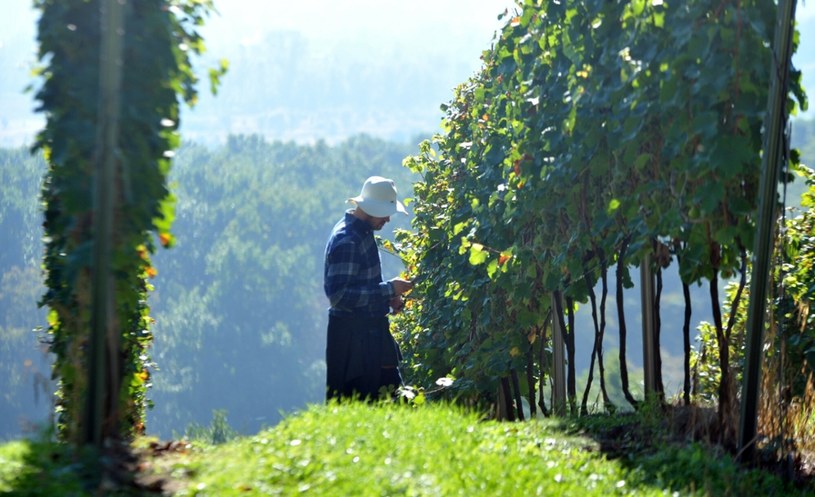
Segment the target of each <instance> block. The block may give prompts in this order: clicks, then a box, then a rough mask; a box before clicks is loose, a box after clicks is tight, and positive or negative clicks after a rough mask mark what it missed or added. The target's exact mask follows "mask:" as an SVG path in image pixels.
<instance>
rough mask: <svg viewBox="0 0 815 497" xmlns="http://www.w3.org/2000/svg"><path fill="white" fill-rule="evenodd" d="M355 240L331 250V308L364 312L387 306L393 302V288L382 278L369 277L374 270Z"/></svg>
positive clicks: (327, 281)
mask: <svg viewBox="0 0 815 497" xmlns="http://www.w3.org/2000/svg"><path fill="white" fill-rule="evenodd" d="M357 244H358V241H357V240H355V239H353V238H352V237H346V238H344V239H342V240H338V241H337V243H335V244H333V246H331V247H330V249H329V251H328V254H327V260H326V274H325V293H326V295H327V296H328V299H329V301H330V302H331V307H333V308H339V309H348V310H350V309H360V308H373V307H377V306H382V305H385V306H387V302H388V300H390V299H391V298H393V296H394V292H393V288H392V286H391V285H390V284H389V283H387V282H383V281H381V276H380V275H379V274H376V278H374V277H373V275H372V274H371V275H368V274H366V272H367V271H368V268H369V267H370V263H369V261H367V260H366V257H367V256H366V251H365V250H362V249H361V248H360V247H358V246H357Z"/></svg>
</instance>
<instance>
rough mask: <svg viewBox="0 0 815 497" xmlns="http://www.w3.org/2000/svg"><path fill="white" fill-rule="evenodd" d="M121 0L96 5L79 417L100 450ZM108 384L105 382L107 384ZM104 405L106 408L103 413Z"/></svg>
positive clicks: (88, 440)
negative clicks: (86, 334) (88, 269)
mask: <svg viewBox="0 0 815 497" xmlns="http://www.w3.org/2000/svg"><path fill="white" fill-rule="evenodd" d="M124 2H125V0H103V1H102V2H101V6H100V23H101V26H100V28H101V29H100V32H101V46H100V60H99V100H98V102H99V103H98V105H99V108H98V114H97V124H96V126H97V130H96V152H95V154H94V160H95V170H94V180H93V268H92V275H93V276H92V278H93V279H92V284H93V290H92V294H93V297H92V298H93V308H92V311H91V339H90V344H89V353H88V389H87V392H88V393H87V402H86V409H85V416H84V423H83V428H84V442H85V444H87V445H93V446H96V447H98V448H101V447H102V444H103V442H104V439H105V437H106V436H107V435H110V433H106V432H105V424H106V422H108V423H109V422H111V421H113V422H115V418H116V415H115V406H117V405H118V390H119V389H118V385H114V384H112V383H113V377H114V376H115V375H114V374H111V367H110V365H109V364H108V363H107V357H112V356H114V355H115V354H111V353H110V352H111V351H110V350H108V349H109V347H111V346H112V345H113V344H112V343H111V341H110V340H109V339H108V337H110V336H113V335H115V330H113V329H112V327H113V326H114V324H113V323H114V320H113V312H114V302H113V293H114V288H113V281H112V271H111V260H112V251H113V215H114V212H113V209H114V190H115V178H114V175H115V162H116V150H117V148H118V135H119V93H120V90H121V86H122V84H121V83H122V51H123V47H122V38H123V34H124ZM109 380H110V381H109ZM106 407H107V409H106Z"/></svg>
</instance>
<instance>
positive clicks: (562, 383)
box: [552, 293, 566, 416]
mask: <svg viewBox="0 0 815 497" xmlns="http://www.w3.org/2000/svg"><path fill="white" fill-rule="evenodd" d="M557 298H560V297H559V294H558V293H553V294H552V383H553V385H552V411H553V412H554V413H555V415H557V416H563V415H565V414H566V355H565V348H564V342H563V329H562V328H561V326H560V317H559V316H558V315H557V310H558V309H563V305H562V302H559V303H558V305H555V299H557Z"/></svg>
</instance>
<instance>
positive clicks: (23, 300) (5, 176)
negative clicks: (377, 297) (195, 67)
mask: <svg viewBox="0 0 815 497" xmlns="http://www.w3.org/2000/svg"><path fill="white" fill-rule="evenodd" d="M416 142H418V138H417V139H416ZM415 148H416V143H410V144H407V143H405V144H397V143H392V142H386V141H382V140H378V139H374V138H371V137H368V136H356V137H354V138H351V139H349V140H346V141H344V142H342V143H340V144H338V145H336V146H328V145H326V144H325V143H323V142H317V143H316V144H314V145H297V144H294V143H292V142H288V143H284V142H274V143H270V142H267V141H265V140H264V139H263V138H260V137H258V136H235V137H230V138H229V140H228V141H227V143H226V144H225V145H224V146H221V147H217V148H215V149H208V148H206V147H204V146H202V145H199V144H192V143H188V144H186V145H183V146H182V147H181V149H180V150H179V152H178V154H177V156H176V160H175V163H174V167H173V171H172V175H171V177H172V182H173V185H174V193H175V196H176V198H177V207H176V220H175V224H174V226H173V233H174V235H175V237H176V238H177V245H176V246H175V247H174V248H172V249H169V250H160V251H159V252H158V253H157V254H156V255H155V256H154V263H155V267H156V268H157V270H158V274H157V276H156V277H155V278H154V279H153V280H152V283H153V284H154V285H155V288H156V290H155V291H154V292H153V293H152V294H151V296H150V298H149V304H150V306H151V315H152V316H153V317H154V318H155V319H156V323H155V325H154V326H153V332H154V334H155V344H154V346H153V349H152V354H153V355H152V358H153V360H154V362H155V367H154V369H153V371H152V372H151V373H152V378H151V381H152V382H153V388H152V390H151V392H150V398H151V399H152V400H154V401H155V409H154V410H152V411H150V412H149V413H148V425H147V429H148V432H149V433H153V434H159V435H161V436H164V437H169V436H171V435H172V434H173V433H179V434H183V433H184V430H185V429H186V427H187V426H189V425H190V424H191V423H198V424H208V423H209V421H210V416H211V415H212V412H213V411H214V410H225V411H226V412H227V413H228V416H229V422H230V424H231V425H232V426H234V427H235V428H236V429H239V430H240V431H242V432H247V433H248V432H254V431H257V430H258V429H259V428H260V427H262V426H271V425H273V424H275V423H276V422H277V421H278V420H279V418H280V415H281V412H282V411H290V410H293V409H296V408H299V407H303V406H304V405H305V404H306V403H307V402H320V401H322V400H323V382H324V378H323V374H324V365H323V355H324V348H325V338H324V337H325V322H326V308H327V302H326V299H325V296H324V295H323V290H322V257H323V249H324V247H325V242H326V239H327V236H328V233H329V232H330V230H331V228H332V226H333V225H334V223H335V222H336V221H337V220H339V218H340V217H341V215H342V213H343V212H344V210H345V209H346V208H347V207H348V206H347V205H346V204H345V200H346V199H347V198H348V197H351V196H355V195H357V194H358V193H359V191H358V190H359V188H360V187H361V185H362V182H363V181H364V180H365V178H366V177H368V176H370V175H373V174H382V175H387V176H390V177H393V178H395V179H396V180H397V185H398V186H399V187H400V192H402V195H404V196H410V184H411V180H410V176H409V175H410V173H409V172H408V171H407V170H406V169H404V168H402V167H401V162H402V159H403V158H404V157H405V156H407V155H409V154H411V153H414V150H415ZM44 172H45V164H44V161H43V160H42V158H41V157H32V156H31V155H30V154H29V152H28V150H27V149H24V148H17V149H0V185H1V186H0V189H2V195H0V199H2V200H0V230H2V233H3V240H4V247H3V250H2V251H0V395H2V401H1V402H0V404H1V405H2V408H0V439H6V438H12V437H15V436H19V434H20V431H21V430H23V431H25V430H27V429H30V428H31V426H30V422H31V421H37V422H42V421H43V420H45V419H46V418H47V416H48V415H49V412H50V395H51V392H52V391H53V390H54V389H55V386H54V385H53V384H51V383H50V371H49V369H48V368H49V365H48V360H47V357H46V356H45V355H44V352H43V351H44V350H45V349H44V347H42V346H39V345H38V342H37V337H38V336H39V338H45V337H43V336H42V334H37V333H34V332H32V330H33V329H35V328H36V327H45V321H46V316H45V310H42V309H38V308H37V305H36V303H37V301H38V300H39V298H40V296H41V295H42V293H43V291H44V288H43V286H42V283H41V274H40V269H39V268H40V257H41V252H42V240H41V237H42V229H41V227H40V225H41V222H42V220H41V212H40V207H39V205H40V203H39V199H38V195H39V188H40V182H41V180H42V176H43V174H44ZM393 225H394V226H402V227H407V219H406V218H405V219H401V220H397V219H395V220H394V223H393ZM386 231H387V233H384V232H383V235H389V234H390V230H386ZM383 263H385V265H386V267H385V270H386V272H388V271H390V272H391V273H394V272H398V271H399V270H400V269H401V268H400V267H399V265H398V264H399V263H398V260H396V259H395V258H389V259H388V258H385V259H384V260H383Z"/></svg>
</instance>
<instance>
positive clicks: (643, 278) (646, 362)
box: [640, 254, 657, 399]
mask: <svg viewBox="0 0 815 497" xmlns="http://www.w3.org/2000/svg"><path fill="white" fill-rule="evenodd" d="M652 259H653V258H652V257H651V254H647V255H645V256H644V257H643V259H642V263H641V264H640V295H641V302H642V366H643V372H644V375H645V398H646V399H647V398H648V397H649V396H650V395H651V394H654V393H655V392H656V390H657V388H656V384H657V382H656V377H657V374H656V367H657V366H656V351H655V350H654V344H655V340H654V300H655V299H654V273H653V271H652V270H651V261H652Z"/></svg>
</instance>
